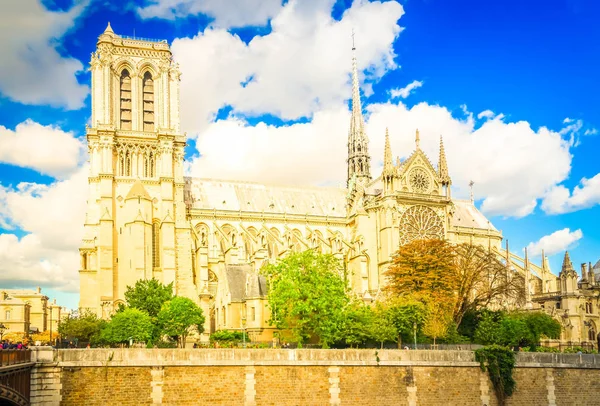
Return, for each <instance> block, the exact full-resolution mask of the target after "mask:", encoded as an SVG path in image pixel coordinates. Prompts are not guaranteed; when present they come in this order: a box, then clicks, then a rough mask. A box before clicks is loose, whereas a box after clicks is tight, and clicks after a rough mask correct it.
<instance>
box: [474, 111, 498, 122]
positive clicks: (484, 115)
mask: <svg viewBox="0 0 600 406" xmlns="http://www.w3.org/2000/svg"><path fill="white" fill-rule="evenodd" d="M494 116H495V114H494V112H493V111H492V110H484V111H482V112H481V113H479V114H477V118H478V119H480V120H481V119H482V118H494Z"/></svg>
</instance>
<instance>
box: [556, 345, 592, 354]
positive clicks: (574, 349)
mask: <svg viewBox="0 0 600 406" xmlns="http://www.w3.org/2000/svg"><path fill="white" fill-rule="evenodd" d="M563 352H564V353H565V354H577V353H582V354H597V353H598V351H596V350H589V349H587V348H583V347H571V348H565V350H564V351H563Z"/></svg>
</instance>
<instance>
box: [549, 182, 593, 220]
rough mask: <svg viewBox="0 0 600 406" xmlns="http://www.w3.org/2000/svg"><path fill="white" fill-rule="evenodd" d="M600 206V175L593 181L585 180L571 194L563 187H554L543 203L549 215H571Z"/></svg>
mask: <svg viewBox="0 0 600 406" xmlns="http://www.w3.org/2000/svg"><path fill="white" fill-rule="evenodd" d="M597 204H600V173H599V174H597V175H596V176H594V177H593V178H591V179H586V178H583V179H581V182H580V183H579V185H577V186H575V188H574V189H573V192H570V191H569V189H567V188H566V187H565V186H563V185H558V186H555V187H553V188H552V189H551V190H550V191H549V192H548V194H547V195H546V197H545V198H544V201H543V202H542V209H543V210H544V211H545V212H546V213H549V214H562V213H569V212H573V211H577V210H581V209H587V208H588V207H592V206H595V205H597Z"/></svg>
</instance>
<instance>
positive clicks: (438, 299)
mask: <svg viewBox="0 0 600 406" xmlns="http://www.w3.org/2000/svg"><path fill="white" fill-rule="evenodd" d="M386 276H387V278H388V285H387V286H386V290H387V291H388V292H389V293H391V294H392V295H396V296H403V295H413V296H414V297H416V298H422V300H423V301H424V302H429V301H433V302H435V303H438V304H439V305H441V306H448V307H454V303H455V292H456V289H457V283H456V281H457V273H456V266H455V262H454V250H453V247H452V245H450V244H449V243H448V242H446V241H445V240H415V241H413V242H411V243H409V244H406V245H403V246H401V247H400V248H399V249H398V251H397V253H396V254H395V255H394V258H393V262H392V265H391V266H390V267H389V269H388V270H387V271H386Z"/></svg>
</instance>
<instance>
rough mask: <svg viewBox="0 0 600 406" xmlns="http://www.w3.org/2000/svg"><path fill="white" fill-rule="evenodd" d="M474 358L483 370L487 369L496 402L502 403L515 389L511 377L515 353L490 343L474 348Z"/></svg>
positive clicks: (514, 383)
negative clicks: (489, 344)
mask: <svg viewBox="0 0 600 406" xmlns="http://www.w3.org/2000/svg"><path fill="white" fill-rule="evenodd" d="M475 359H476V360H477V361H478V362H479V364H480V365H481V369H482V370H483V371H486V370H487V371H488V374H489V376H490V380H491V381H492V384H493V385H494V391H495V392H496V397H497V398H498V402H499V403H500V404H501V405H503V404H504V402H505V400H506V398H507V397H509V396H511V395H512V394H513V392H514V390H515V386H516V382H515V380H514V378H513V369H514V367H515V354H514V352H512V351H511V350H510V349H508V348H506V347H502V346H499V345H491V346H489V347H483V348H480V349H478V350H475Z"/></svg>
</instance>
